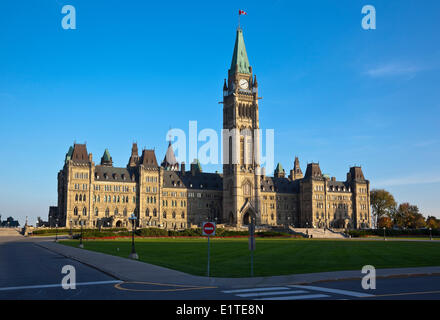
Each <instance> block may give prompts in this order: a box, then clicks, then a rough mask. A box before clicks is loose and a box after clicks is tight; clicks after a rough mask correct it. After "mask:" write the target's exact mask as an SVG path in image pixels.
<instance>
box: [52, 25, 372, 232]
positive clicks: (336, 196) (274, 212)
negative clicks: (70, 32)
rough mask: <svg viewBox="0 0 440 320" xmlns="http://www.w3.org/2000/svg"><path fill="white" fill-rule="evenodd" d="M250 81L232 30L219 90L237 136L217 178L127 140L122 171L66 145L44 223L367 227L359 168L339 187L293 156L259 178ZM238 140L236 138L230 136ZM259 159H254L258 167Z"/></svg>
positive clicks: (254, 93)
mask: <svg viewBox="0 0 440 320" xmlns="http://www.w3.org/2000/svg"><path fill="white" fill-rule="evenodd" d="M258 103H259V96H258V83H257V78H256V76H255V75H253V72H252V67H251V66H250V64H249V61H248V57H247V53H246V48H245V44H244V39H243V32H242V30H241V29H237V35H236V41H235V47H234V51H233V58H232V62H231V67H230V69H229V71H228V79H227V80H226V79H225V82H224V85H223V129H227V130H230V131H231V130H233V129H238V130H240V135H238V136H234V138H233V137H232V136H229V137H228V136H226V137H224V139H225V140H224V143H223V144H224V146H226V149H227V152H228V155H229V157H232V156H231V155H236V157H237V158H238V159H237V161H235V162H234V161H231V160H230V159H226V161H224V165H223V173H222V174H218V173H205V172H202V168H201V166H200V163H199V162H198V161H197V160H195V161H194V162H193V163H191V165H190V168H189V169H190V170H188V171H187V170H186V168H185V164H184V163H180V164H179V163H178V162H177V161H176V158H175V156H174V151H173V148H172V146H171V144H169V146H168V149H167V151H166V155H165V158H164V160H163V161H162V163H161V164H160V165H158V162H157V159H156V154H155V151H154V150H148V149H144V150H142V152H141V154H140V155H139V152H138V147H137V144H136V143H134V144H133V146H132V150H131V156H130V158H129V160H128V164H127V166H126V167H125V168H117V167H113V159H112V157H111V156H110V152H109V150H107V149H106V150H105V151H104V154H103V156H102V157H101V161H100V164H96V165H95V162H94V161H93V156H92V154H91V153H88V152H87V147H86V145H85V144H74V145H73V147H70V148H69V150H68V152H67V154H66V157H65V162H64V167H63V169H62V170H61V171H60V172H59V173H58V206H57V207H51V209H50V213H49V224H50V225H51V226H54V221H55V219H58V220H59V223H60V225H61V226H68V227H69V226H72V227H78V226H79V221H81V220H83V221H84V222H85V225H86V227H100V226H113V227H126V226H128V225H129V220H128V218H129V216H130V215H131V214H132V213H133V214H135V215H136V216H137V217H138V225H139V226H140V227H147V226H156V227H162V228H167V229H181V228H187V227H188V226H190V225H193V224H195V225H200V223H201V222H203V221H206V220H213V221H214V220H216V221H217V222H218V223H225V224H229V225H231V226H242V225H246V224H248V223H249V222H250V220H251V219H252V220H254V221H255V222H256V223H257V224H258V225H267V226H276V225H287V224H289V225H293V226H296V227H307V226H308V227H320V228H322V227H330V228H345V227H348V228H368V227H370V226H371V221H370V183H369V181H368V180H366V179H365V178H364V175H363V172H362V169H361V167H352V168H350V169H349V172H348V173H347V178H346V180H345V181H336V179H335V178H330V177H329V176H327V175H323V174H322V172H321V168H320V166H319V163H309V164H307V168H306V171H305V174H304V175H303V172H302V170H301V167H300V163H299V159H298V158H297V157H295V160H294V166H293V169H292V170H290V174H289V176H288V177H286V172H285V171H284V169H283V167H282V165H281V164H278V165H277V167H276V169H275V172H274V176H273V177H272V176H266V175H265V174H264V172H263V171H262V170H260V165H259V163H260V162H259V155H258V154H254V150H259V148H258V147H256V148H253V147H252V146H259V136H258V135H244V134H241V133H242V132H243V131H244V130H251V131H252V130H254V129H258V128H259V106H258ZM233 139H235V140H233ZM257 160H258V161H257Z"/></svg>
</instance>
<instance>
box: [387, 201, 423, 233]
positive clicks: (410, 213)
mask: <svg viewBox="0 0 440 320" xmlns="http://www.w3.org/2000/svg"><path fill="white" fill-rule="evenodd" d="M394 223H395V224H396V225H398V226H399V227H401V228H409V229H417V228H423V227H425V226H426V221H425V218H424V217H423V215H422V214H421V213H420V212H419V208H418V207H417V206H416V205H411V204H409V203H408V202H405V203H402V204H400V205H399V207H398V208H397V211H396V213H395V216H394Z"/></svg>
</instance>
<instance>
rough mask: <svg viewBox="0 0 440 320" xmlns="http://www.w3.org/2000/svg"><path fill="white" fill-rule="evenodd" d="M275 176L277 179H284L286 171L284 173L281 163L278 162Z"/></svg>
mask: <svg viewBox="0 0 440 320" xmlns="http://www.w3.org/2000/svg"><path fill="white" fill-rule="evenodd" d="M273 176H274V177H275V178H284V176H285V171H284V169H283V166H282V165H281V163H279V162H278V164H277V167H276V168H275V172H274V174H273Z"/></svg>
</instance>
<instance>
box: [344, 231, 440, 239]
mask: <svg viewBox="0 0 440 320" xmlns="http://www.w3.org/2000/svg"><path fill="white" fill-rule="evenodd" d="M348 234H349V235H351V236H352V237H353V238H359V237H368V236H380V237H383V234H384V231H383V229H367V230H350V231H348ZM431 234H432V236H440V230H439V229H433V230H432V231H431ZM385 235H386V236H388V237H412V236H414V237H427V236H428V237H429V229H406V230H395V229H385Z"/></svg>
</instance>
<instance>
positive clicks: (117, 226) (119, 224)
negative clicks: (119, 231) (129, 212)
mask: <svg viewBox="0 0 440 320" xmlns="http://www.w3.org/2000/svg"><path fill="white" fill-rule="evenodd" d="M121 227H122V221H121V220H119V221H118V222H116V228H121Z"/></svg>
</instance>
